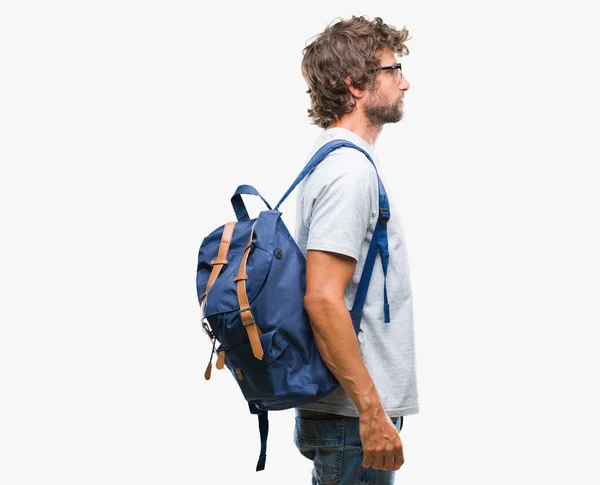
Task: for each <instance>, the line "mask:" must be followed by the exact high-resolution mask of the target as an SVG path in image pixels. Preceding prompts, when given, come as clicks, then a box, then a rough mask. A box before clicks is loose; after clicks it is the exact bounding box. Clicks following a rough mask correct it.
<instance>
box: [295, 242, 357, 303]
mask: <svg viewBox="0 0 600 485" xmlns="http://www.w3.org/2000/svg"><path fill="white" fill-rule="evenodd" d="M355 268H356V260H354V259H353V258H351V257H349V256H346V255H343V254H338V253H332V252H327V251H314V250H313V251H308V252H307V257H306V296H305V300H306V301H307V302H310V301H314V300H317V299H331V298H334V299H335V298H338V299H339V298H342V299H343V298H344V292H345V291H346V286H348V284H349V283H350V281H351V279H352V276H353V275H354V270H355Z"/></svg>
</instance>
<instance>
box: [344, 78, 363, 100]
mask: <svg viewBox="0 0 600 485" xmlns="http://www.w3.org/2000/svg"><path fill="white" fill-rule="evenodd" d="M345 82H346V87H347V88H348V91H350V94H352V96H354V97H355V98H356V99H360V98H362V97H363V96H364V95H365V92H364V91H362V90H360V89H357V88H355V87H354V85H353V84H352V78H351V77H350V76H347V77H346V80H345Z"/></svg>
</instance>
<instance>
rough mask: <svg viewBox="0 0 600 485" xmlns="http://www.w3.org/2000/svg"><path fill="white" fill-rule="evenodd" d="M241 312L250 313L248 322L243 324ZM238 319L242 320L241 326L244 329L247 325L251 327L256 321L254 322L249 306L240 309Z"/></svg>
mask: <svg viewBox="0 0 600 485" xmlns="http://www.w3.org/2000/svg"><path fill="white" fill-rule="evenodd" d="M242 312H250V320H249V321H247V322H244V319H243V318H242ZM240 318H242V325H243V326H244V327H247V326H248V325H253V324H255V323H256V320H254V314H253V313H252V308H250V307H249V306H248V307H246V308H240Z"/></svg>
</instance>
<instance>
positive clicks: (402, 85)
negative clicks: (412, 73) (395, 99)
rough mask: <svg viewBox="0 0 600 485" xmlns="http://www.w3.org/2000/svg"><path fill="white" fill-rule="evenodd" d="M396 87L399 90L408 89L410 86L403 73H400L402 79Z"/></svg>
mask: <svg viewBox="0 0 600 485" xmlns="http://www.w3.org/2000/svg"><path fill="white" fill-rule="evenodd" d="M398 88H399V89H400V91H408V89H409V88H410V84H409V82H408V79H406V76H405V75H404V74H402V80H401V81H400V85H399V86H398Z"/></svg>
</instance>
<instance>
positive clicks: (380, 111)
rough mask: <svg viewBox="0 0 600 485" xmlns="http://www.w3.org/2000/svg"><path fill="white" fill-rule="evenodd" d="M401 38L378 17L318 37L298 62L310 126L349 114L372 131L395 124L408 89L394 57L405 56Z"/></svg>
mask: <svg viewBox="0 0 600 485" xmlns="http://www.w3.org/2000/svg"><path fill="white" fill-rule="evenodd" d="M407 39H408V31H407V30H406V28H403V29H402V30H396V29H395V28H394V27H392V26H389V25H386V24H384V23H383V21H382V20H381V18H379V17H375V19H373V20H372V21H369V20H367V19H365V18H364V17H352V18H351V19H349V20H341V21H339V22H337V23H334V24H332V25H330V26H329V27H327V28H326V29H325V30H324V31H323V32H322V33H321V34H319V36H318V37H317V38H316V39H315V40H314V41H313V42H312V43H311V44H309V45H307V46H306V47H305V48H304V50H303V56H304V57H303V59H302V75H303V76H304V79H305V80H306V83H307V84H308V91H307V92H308V93H309V94H310V100H311V105H312V107H311V108H310V109H309V110H308V116H309V118H311V119H312V120H313V123H314V124H316V125H318V126H320V127H321V128H328V127H329V126H331V125H332V124H333V123H335V122H336V121H339V120H341V119H342V118H343V117H344V116H345V115H347V114H349V113H352V112H353V111H354V110H361V111H362V112H363V113H364V116H365V118H366V120H367V122H368V123H369V124H370V125H372V126H375V127H379V126H381V125H383V124H385V123H395V122H397V121H400V120H401V119H402V116H403V111H402V106H403V102H402V101H401V100H402V98H403V97H404V92H405V91H406V90H407V89H408V88H409V87H410V85H409V84H408V81H407V80H406V78H404V77H403V76H402V73H401V71H400V69H399V68H397V67H395V66H396V65H397V64H398V61H397V60H396V57H395V56H396V55H397V56H400V57H401V56H404V55H407V54H408V53H409V51H408V48H407V47H406V45H405V42H406V40H407ZM382 67H383V68H384V69H381V68H382Z"/></svg>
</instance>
